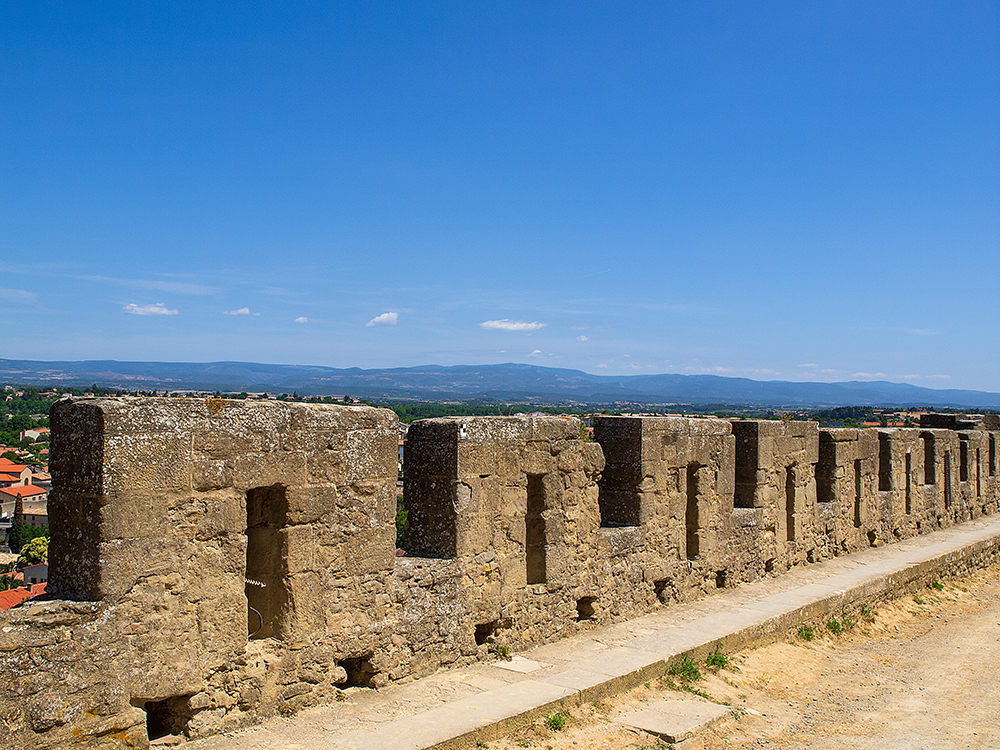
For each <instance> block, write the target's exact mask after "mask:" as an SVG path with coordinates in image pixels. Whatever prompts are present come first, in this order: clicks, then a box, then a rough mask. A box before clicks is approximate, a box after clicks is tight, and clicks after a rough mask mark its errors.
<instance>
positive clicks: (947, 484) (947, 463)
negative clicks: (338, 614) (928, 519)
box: [944, 451, 951, 508]
mask: <svg viewBox="0 0 1000 750" xmlns="http://www.w3.org/2000/svg"><path fill="white" fill-rule="evenodd" d="M944 507H945V508H950V507H951V451H945V452H944Z"/></svg>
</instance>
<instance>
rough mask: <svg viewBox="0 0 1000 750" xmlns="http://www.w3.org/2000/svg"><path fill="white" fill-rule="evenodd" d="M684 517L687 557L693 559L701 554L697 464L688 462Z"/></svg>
mask: <svg viewBox="0 0 1000 750" xmlns="http://www.w3.org/2000/svg"><path fill="white" fill-rule="evenodd" d="M684 519H685V526H686V528H687V559H688V560H695V559H697V558H698V557H699V555H701V539H700V536H699V533H698V523H699V519H698V464H688V467H687V512H686V513H685V514H684Z"/></svg>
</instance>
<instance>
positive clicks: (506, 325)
mask: <svg viewBox="0 0 1000 750" xmlns="http://www.w3.org/2000/svg"><path fill="white" fill-rule="evenodd" d="M547 325H548V323H537V322H533V323H528V322H526V321H523V320H508V319H507V318H504V319H503V320H486V321H483V322H482V323H480V324H479V327H480V328H485V329H486V330H487V331H537V330H538V329H539V328H545V326H547Z"/></svg>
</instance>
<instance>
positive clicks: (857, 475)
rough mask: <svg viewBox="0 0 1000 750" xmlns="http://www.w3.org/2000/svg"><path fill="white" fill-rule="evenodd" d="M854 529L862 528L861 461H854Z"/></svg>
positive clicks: (858, 459)
mask: <svg viewBox="0 0 1000 750" xmlns="http://www.w3.org/2000/svg"><path fill="white" fill-rule="evenodd" d="M854 528H856V529H860V528H861V459H860V458H856V459H854Z"/></svg>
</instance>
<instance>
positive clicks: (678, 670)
mask: <svg viewBox="0 0 1000 750" xmlns="http://www.w3.org/2000/svg"><path fill="white" fill-rule="evenodd" d="M667 674H670V675H673V676H674V677H680V678H681V680H682V681H683V682H697V681H698V680H700V679H701V670H700V669H698V665H697V664H695V663H694V662H693V661H691V660H690V659H688V658H687V657H686V656H685V657H684V661H675V662H674V663H673V664H671V665H670V669H668V670H667Z"/></svg>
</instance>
